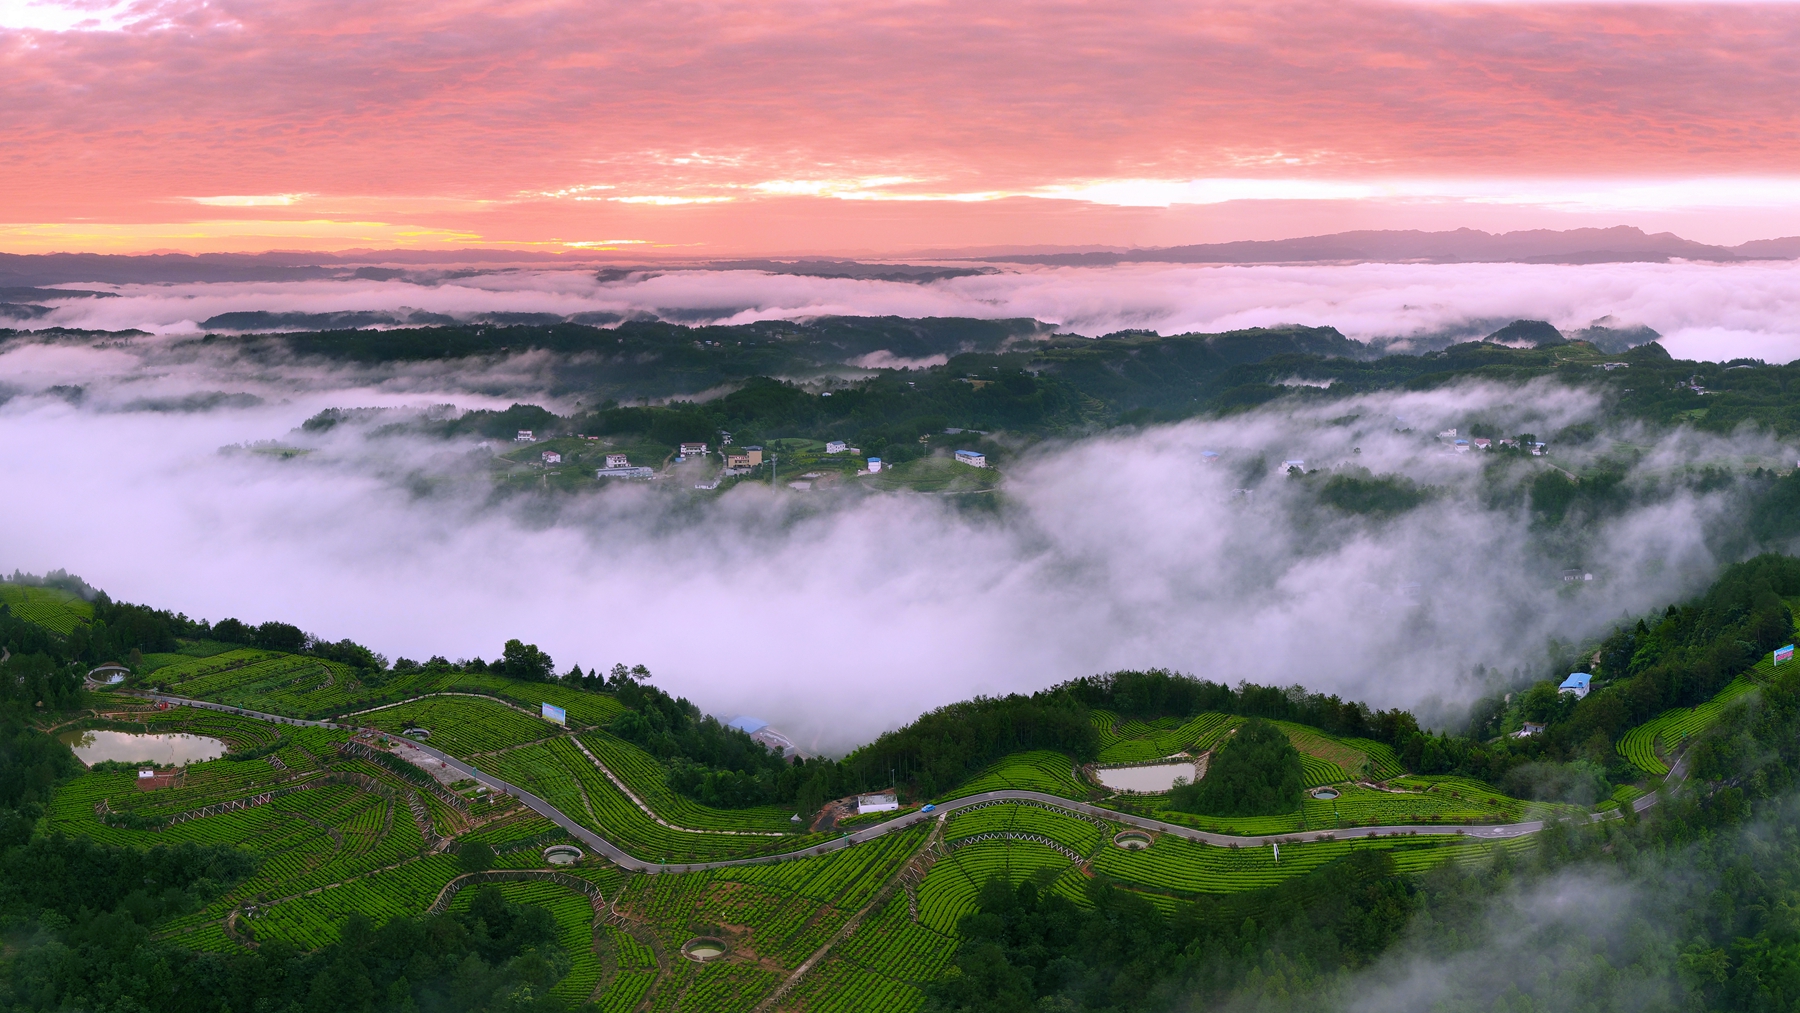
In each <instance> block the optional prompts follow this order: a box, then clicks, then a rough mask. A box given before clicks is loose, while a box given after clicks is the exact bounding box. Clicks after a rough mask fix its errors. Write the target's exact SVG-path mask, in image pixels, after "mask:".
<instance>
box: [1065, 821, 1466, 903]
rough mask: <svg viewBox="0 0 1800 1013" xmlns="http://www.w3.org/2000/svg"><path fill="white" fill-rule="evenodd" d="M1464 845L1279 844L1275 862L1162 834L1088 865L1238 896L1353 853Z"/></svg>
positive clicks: (1255, 852) (1251, 851)
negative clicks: (1140, 847) (1146, 845)
mask: <svg viewBox="0 0 1800 1013" xmlns="http://www.w3.org/2000/svg"><path fill="white" fill-rule="evenodd" d="M1464 843H1466V841H1465V839H1463V838H1458V837H1453V836H1396V837H1383V838H1378V839H1374V840H1368V839H1356V840H1335V841H1310V842H1307V843H1305V844H1283V845H1281V847H1280V856H1279V857H1277V856H1276V854H1275V850H1274V849H1273V848H1268V847H1255V848H1250V847H1245V848H1228V847H1227V848H1222V847H1218V846H1215V845H1210V844H1201V843H1199V842H1197V841H1188V840H1185V839H1182V838H1179V837H1174V836H1170V835H1166V834H1165V835H1159V836H1157V837H1156V838H1155V840H1154V841H1153V842H1152V844H1151V846H1150V847H1149V848H1148V849H1145V850H1143V851H1126V850H1124V849H1122V848H1106V849H1103V850H1102V851H1101V853H1100V855H1099V857H1097V858H1096V859H1095V860H1094V870H1095V871H1096V872H1100V873H1104V874H1105V875H1107V876H1111V877H1113V878H1114V879H1117V880H1121V881H1123V882H1126V883H1134V884H1139V885H1142V886H1147V887H1152V888H1155V889H1160V890H1170V891H1176V892H1178V893H1187V894H1201V893H1238V892H1241V891H1245V890H1255V889H1260V888H1262V887H1267V886H1274V885H1275V884H1277V883H1280V882H1282V881H1283V880H1286V879H1290V878H1292V877H1294V876H1298V875H1302V874H1304V873H1307V872H1310V871H1312V870H1313V869H1316V868H1318V867H1319V866H1321V865H1324V864H1325V863H1327V862H1330V861H1332V860H1333V859H1336V858H1340V857H1342V856H1344V855H1347V854H1349V853H1350V851H1351V850H1352V849H1355V848H1382V849H1393V848H1395V847H1398V846H1402V845H1404V846H1406V847H1407V848H1408V849H1411V848H1414V847H1418V846H1426V847H1430V848H1438V847H1441V846H1444V845H1450V846H1457V845H1461V844H1464Z"/></svg>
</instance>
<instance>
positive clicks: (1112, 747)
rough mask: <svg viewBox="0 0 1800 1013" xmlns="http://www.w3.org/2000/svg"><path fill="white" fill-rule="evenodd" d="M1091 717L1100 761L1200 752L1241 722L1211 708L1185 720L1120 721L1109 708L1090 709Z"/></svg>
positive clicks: (1116, 761)
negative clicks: (1098, 741)
mask: <svg viewBox="0 0 1800 1013" xmlns="http://www.w3.org/2000/svg"><path fill="white" fill-rule="evenodd" d="M1091 719H1092V720H1093V722H1094V727H1095V728H1096V729H1098V730H1099V732H1100V754H1099V761H1100V762H1101V763H1140V762H1143V761H1145V760H1155V759H1160V758H1161V757H1164V756H1171V755H1173V754H1175V753H1178V752H1181V751H1182V750H1192V751H1194V752H1200V751H1204V750H1207V749H1210V748H1212V747H1213V745H1214V744H1215V743H1216V742H1217V741H1218V740H1219V739H1221V738H1223V737H1224V736H1225V734H1226V733H1227V732H1229V731H1230V730H1231V729H1232V728H1234V727H1236V726H1237V725H1238V724H1239V723H1240V722H1241V721H1242V719H1241V718H1236V717H1233V716H1231V715H1229V714H1220V713H1217V712H1213V711H1208V712H1205V713H1202V714H1199V715H1196V716H1195V717H1192V718H1189V719H1187V720H1185V721H1184V720H1182V719H1180V718H1173V717H1170V718H1159V719H1157V720H1154V721H1142V720H1139V719H1137V718H1130V719H1123V720H1122V719H1120V718H1119V717H1118V716H1117V715H1115V714H1113V713H1112V712H1111V711H1094V712H1093V713H1092V715H1091ZM1115 729H1116V730H1115Z"/></svg>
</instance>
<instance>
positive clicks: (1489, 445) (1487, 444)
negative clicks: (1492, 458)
mask: <svg viewBox="0 0 1800 1013" xmlns="http://www.w3.org/2000/svg"><path fill="white" fill-rule="evenodd" d="M1475 449H1476V450H1492V449H1494V441H1493V440H1490V439H1488V438H1487V437H1485V436H1477V437H1475Z"/></svg>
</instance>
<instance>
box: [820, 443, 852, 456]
mask: <svg viewBox="0 0 1800 1013" xmlns="http://www.w3.org/2000/svg"><path fill="white" fill-rule="evenodd" d="M849 449H850V444H848V443H845V442H844V441H843V440H832V441H830V442H829V443H826V444H825V452H826V453H827V454H841V453H843V452H844V451H846V450H849Z"/></svg>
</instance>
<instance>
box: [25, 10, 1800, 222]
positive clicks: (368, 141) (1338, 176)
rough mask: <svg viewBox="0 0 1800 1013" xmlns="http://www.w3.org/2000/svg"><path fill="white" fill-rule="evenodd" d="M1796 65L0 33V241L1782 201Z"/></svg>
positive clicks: (976, 13) (908, 39) (1007, 18)
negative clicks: (1280, 190)
mask: <svg viewBox="0 0 1800 1013" xmlns="http://www.w3.org/2000/svg"><path fill="white" fill-rule="evenodd" d="M377 12H378V13H377ZM1797 43H1800V22H1796V21H1795V20H1794V19H1793V18H1792V17H1791V16H1790V9H1789V8H1787V7H1785V6H1783V5H1774V4H1771V5H1759V4H1742V5H1736V4H1732V5H1708V4H1695V5H1680V4H1662V5H1649V6H1624V5H1596V6H1579V5H1562V4H1558V5H1548V6H1545V5H1534V6H1521V5H1500V4H1478V5H1418V4H1388V3H1328V2H1299V3H1274V4H1245V3H1239V4H1229V3H1224V4H1222V3H1210V4H1204V5H1192V4H1174V3H1162V4H1151V5H1144V6H1139V7H1135V8H1133V9H1131V10H1130V12H1129V13H1128V14H1127V13H1122V12H1120V11H1119V10H1118V9H1117V8H1111V7H1104V6H1096V5H1091V4H1083V3H1077V2H1044V3H1020V4H1013V5H1006V6H1003V7H988V8H969V7H967V6H965V5H954V4H943V3H892V2H890V3H868V4H856V5H841V6H834V5H815V4H805V5H802V4H766V3H758V4H743V3H718V4H705V5H702V4H694V3H682V2H648V3H622V2H621V3H576V2H566V3H565V2H540V3H530V4H514V5H484V4H473V3H466V2H465V3H436V4H432V3H422V4H416V5H408V6H403V7H389V8H370V7H368V6H367V5H364V4H351V3H348V2H344V0H296V2H294V3H285V4H278V5H265V4H251V3H248V2H244V0H223V2H216V3H209V4H205V5H201V4H186V5H183V4H180V3H174V4H162V5H158V6H157V7H156V17H155V18H154V19H147V20H145V21H143V22H139V23H137V24H133V25H127V26H125V27H124V28H123V29H122V30H116V31H68V32H48V31H34V30H6V29H0V70H3V71H4V73H5V78H4V80H5V82H6V83H5V84H4V85H0V128H4V129H5V131H6V136H7V137H8V139H9V142H10V143H9V144H8V145H7V146H6V149H5V150H4V151H0V208H3V209H4V212H5V214H4V216H3V217H4V218H6V219H7V220H9V221H12V222H69V221H75V220H86V219H97V220H101V221H107V222H114V223H120V222H122V223H164V222H171V221H182V220H185V219H184V216H186V215H188V214H189V213H190V212H191V211H192V210H194V207H193V205H192V204H191V203H190V202H189V201H188V200H187V199H188V198H193V197H208V196H215V195H258V194H270V195H275V194H307V195H312V196H311V197H309V199H308V200H307V201H305V202H303V203H302V204H300V205H297V206H295V207H293V208H290V209H288V211H287V212H286V213H289V214H291V215H292V216H295V217H307V218H331V219H334V220H378V221H383V222H399V223H405V222H414V223H419V224H425V225H430V226H432V227H437V228H452V229H454V228H461V229H472V230H474V231H477V232H480V233H481V234H482V235H483V236H484V237H486V238H487V239H488V240H490V241H496V240H497V241H544V240H551V239H569V238H575V239H589V238H596V237H598V236H602V235H625V234H629V235H634V236H635V235H639V234H640V232H643V234H645V235H646V236H647V237H648V238H651V239H653V240H657V241H670V242H673V241H684V242H685V241H694V242H703V243H706V244H708V245H709V246H711V247H713V248H747V247H749V246H753V245H755V239H756V237H758V236H759V235H763V234H766V233H767V231H768V230H769V229H771V228H773V229H777V230H780V229H784V228H789V227H792V228H794V229H795V230H796V231H799V232H805V231H806V229H807V228H808V227H809V225H810V224H811V223H823V222H832V221H842V220H846V219H854V220H855V221H857V222H858V223H859V224H858V225H857V226H856V227H855V228H852V229H849V230H848V231H851V232H861V233H862V234H863V235H866V236H868V237H870V239H871V241H872V242H873V243H874V244H875V245H881V243H882V242H884V241H885V240H884V238H883V237H885V236H887V235H889V234H893V233H895V232H896V230H898V231H904V229H905V223H906V222H907V221H909V220H911V219H914V218H919V217H922V218H924V219H927V220H931V221H939V220H943V221H946V222H950V223H952V226H951V227H952V228H954V224H953V223H954V222H955V221H959V220H962V219H963V218H964V217H965V216H968V215H973V214H976V212H972V211H969V210H968V206H967V205H965V206H963V208H962V209H960V210H959V209H957V208H949V209H944V208H937V207H935V206H933V207H931V208H929V209H926V208H923V207H920V206H913V205H885V204H884V205H881V206H880V208H879V210H878V211H861V210H851V209H848V208H846V207H845V206H844V205H845V204H847V203H849V202H844V201H836V200H831V199H829V198H818V197H811V198H786V199H772V198H768V197H763V196H760V195H759V192H757V191H754V190H749V189H745V188H749V187H753V186H754V185H755V184H757V183H761V182H766V181H770V180H818V179H853V178H861V177H869V176H883V177H893V176H900V177H906V178H907V179H909V180H912V181H913V182H911V183H906V184H898V185H896V186H894V187H892V189H895V190H899V191H905V190H907V189H908V188H911V189H912V190H915V191H917V192H920V193H975V192H991V191H1004V192H1027V191H1031V190H1033V189H1034V188H1038V187H1044V186H1052V185H1066V184H1069V183H1072V182H1083V181H1093V180H1106V179H1192V178H1219V177H1232V178H1235V177H1244V176H1251V177H1257V176H1264V177H1266V176H1279V177H1281V178H1302V179H1315V180H1346V179H1349V180H1366V179H1385V178H1394V177H1408V178H1416V177H1431V178H1452V179H1454V178H1463V177H1476V176H1479V177H1500V178H1507V177H1534V178H1535V177H1583V178H1587V177H1594V178H1607V177H1617V176H1650V177H1656V176H1684V175H1685V176H1695V175H1699V176H1716V175H1721V174H1732V173H1746V172H1749V173H1761V174H1765V175H1767V174H1782V173H1788V172H1790V171H1791V166H1793V165H1794V164H1795V163H1796V159H1795V155H1796V154H1797V152H1796V147H1797V143H1800V113H1797V112H1796V109H1795V107H1794V105H1793V103H1791V102H1790V101H1788V97H1789V96H1791V95H1793V94H1795V93H1796V91H1800V87H1797V86H1800V81H1797V80H1796V77H1800V67H1797V65H1796V64H1795V63H1794V62H1793V61H1792V60H1791V59H1790V58H1789V57H1790V54H1791V53H1792V52H1793V51H1794V50H1795V48H1796V44H1797ZM579 186H605V187H611V188H612V189H611V190H606V191H593V194H595V195H600V196H601V197H602V198H604V197H605V196H670V195H681V194H702V193H704V194H712V195H715V196H717V195H725V196H732V197H733V198H734V201H733V202H734V203H736V204H739V205H744V204H748V205H751V206H752V207H753V208H754V210H752V211H742V210H740V209H737V208H732V209H729V210H726V211H724V212H723V213H719V214H715V215H713V216H711V217H710V218H709V219H705V220H706V221H711V222H714V223H716V224H715V225H714V226H712V227H710V228H708V229H699V230H696V229H693V228H692V227H691V220H692V212H694V211H695V210H696V209H695V208H693V207H673V208H671V207H656V206H652V207H641V206H632V205H622V204H619V203H614V202H609V201H607V200H605V199H600V200H595V201H588V202H579V203H577V202H574V201H572V200H567V199H558V200H526V201H525V202H523V203H520V200H521V197H522V196H523V195H529V194H533V193H538V192H541V191H555V190H563V189H566V188H569V187H579ZM415 198H429V199H432V200H439V201H442V200H446V199H455V200H461V201H481V202H500V203H498V204H496V203H485V204H478V205H473V204H472V205H470V206H469V207H467V208H464V209H461V210H445V209H443V208H442V207H441V206H434V207H430V208H421V207H419V206H416V205H414V204H409V203H407V201H406V200H404V199H415ZM1048 203H1049V202H1042V201H1026V202H1024V203H1023V205H1021V206H1019V207H1018V208H1016V209H1014V210H1011V211H1007V212H1005V213H1003V214H1002V213H1000V212H983V213H986V214H989V215H996V214H998V215H1000V216H1001V217H1004V218H1008V219H1010V220H1011V221H1012V222H1013V226H1006V225H1004V224H1002V225H997V226H995V227H993V228H988V229H987V230H986V233H985V234H986V235H987V236H988V237H989V238H993V237H996V236H1004V235H1007V234H1008V232H1007V230H1008V228H1009V227H1011V228H1013V231H1014V232H1016V233H1018V234H1019V235H1027V234H1029V235H1030V236H1031V237H1032V238H1033V239H1035V240H1036V241H1042V240H1041V239H1038V238H1037V235H1038V233H1040V232H1044V231H1049V232H1051V233H1054V234H1055V235H1056V236H1057V237H1058V239H1059V241H1064V242H1079V241H1082V237H1081V235H1080V233H1081V231H1082V222H1081V221H1080V220H1079V217H1078V216H1077V217H1076V218H1075V219H1074V220H1059V221H1057V222H1056V224H1055V225H1054V226H1046V225H1044V224H1043V223H1044V222H1046V221H1049V220H1052V219H1058V218H1059V217H1060V218H1063V219H1067V218H1068V217H1069V216H1068V212H1067V210H1066V209H1058V208H1054V207H1048V206H1045V205H1046V204H1048ZM483 208H485V209H487V210H481V209H483ZM206 210H207V211H208V212H209V213H210V212H214V211H217V210H218V209H216V208H208V209H206ZM266 211H267V209H266V208H245V209H244V210H243V213H244V214H246V215H251V214H264V213H266ZM357 216H360V217H357ZM683 216H688V217H687V218H684V217H683ZM1147 217H1148V218H1151V219H1155V218H1158V216H1157V215H1149V216H1147ZM1108 220H1109V221H1112V220H1113V219H1108ZM870 221H873V222H874V224H873V225H872V226H870V225H868V224H866V223H868V222H870ZM640 222H642V223H647V226H648V228H647V230H640V231H637V232H634V231H630V228H629V227H630V226H634V225H636V224H637V223H640ZM883 222H887V223H889V224H888V225H885V226H884V225H883V224H882V223H883ZM796 223H797V224H796ZM621 227H624V228H626V231H623V232H622V231H620V228H621ZM1109 227H1110V228H1111V229H1112V235H1113V236H1115V237H1116V236H1118V235H1119V234H1120V228H1121V227H1119V226H1117V225H1116V224H1115V225H1112V226H1109ZM1302 231H1305V230H1302ZM696 232H697V233H698V235H695V233H696ZM1129 232H1130V229H1129V228H1128V227H1125V228H1124V234H1125V238H1126V240H1127V241H1130V237H1129ZM1287 232H1288V234H1291V232H1292V230H1287ZM1002 241H1004V240H1002ZM1013 241H1017V240H1013ZM1110 241H1117V239H1116V238H1115V239H1112V240H1110ZM239 245H240V246H242V245H243V244H242V243H241V242H240V243H239Z"/></svg>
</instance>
